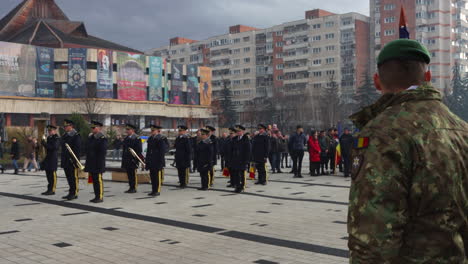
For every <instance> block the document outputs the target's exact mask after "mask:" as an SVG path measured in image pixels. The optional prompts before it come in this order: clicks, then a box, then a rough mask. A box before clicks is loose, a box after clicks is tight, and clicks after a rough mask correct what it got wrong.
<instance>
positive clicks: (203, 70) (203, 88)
mask: <svg viewBox="0 0 468 264" xmlns="http://www.w3.org/2000/svg"><path fill="white" fill-rule="evenodd" d="M198 70H199V71H200V105H207V106H209V105H211V93H212V89H211V68H208V67H198Z"/></svg>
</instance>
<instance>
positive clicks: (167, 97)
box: [164, 59, 171, 103]
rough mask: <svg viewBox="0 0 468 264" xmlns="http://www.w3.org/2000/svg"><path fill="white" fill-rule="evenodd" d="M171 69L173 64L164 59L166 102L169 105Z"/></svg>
mask: <svg viewBox="0 0 468 264" xmlns="http://www.w3.org/2000/svg"><path fill="white" fill-rule="evenodd" d="M170 68H171V64H170V63H169V62H168V61H167V60H166V59H164V74H165V76H164V102H166V103H169V85H168V81H169V80H168V78H169V69H170Z"/></svg>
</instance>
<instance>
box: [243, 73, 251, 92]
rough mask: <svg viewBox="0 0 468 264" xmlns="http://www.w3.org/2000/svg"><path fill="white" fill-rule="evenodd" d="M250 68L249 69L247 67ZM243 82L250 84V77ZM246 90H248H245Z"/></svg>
mask: <svg viewBox="0 0 468 264" xmlns="http://www.w3.org/2000/svg"><path fill="white" fill-rule="evenodd" d="M249 70H250V69H249ZM244 84H250V79H245V80H244ZM247 91H248V90H247Z"/></svg>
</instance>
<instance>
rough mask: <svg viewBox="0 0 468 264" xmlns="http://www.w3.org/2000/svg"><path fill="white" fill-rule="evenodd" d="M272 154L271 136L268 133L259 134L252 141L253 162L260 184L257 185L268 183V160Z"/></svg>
mask: <svg viewBox="0 0 468 264" xmlns="http://www.w3.org/2000/svg"><path fill="white" fill-rule="evenodd" d="M269 153H270V144H269V136H268V134H267V133H266V132H264V133H262V134H258V135H256V136H255V137H254V138H253V141H252V161H253V162H254V163H255V168H256V169H257V172H258V182H256V183H255V184H263V185H265V184H266V183H267V172H266V160H267V159H268V155H269Z"/></svg>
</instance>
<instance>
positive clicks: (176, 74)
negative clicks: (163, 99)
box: [169, 63, 185, 104]
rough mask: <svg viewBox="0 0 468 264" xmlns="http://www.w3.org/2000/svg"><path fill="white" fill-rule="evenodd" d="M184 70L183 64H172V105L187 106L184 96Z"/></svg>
mask: <svg viewBox="0 0 468 264" xmlns="http://www.w3.org/2000/svg"><path fill="white" fill-rule="evenodd" d="M183 68H184V65H182V64H176V63H173V64H172V68H171V77H172V78H171V92H170V97H171V98H170V102H169V103H170V104H185V100H184V96H183V92H182V89H183V85H184V82H183Z"/></svg>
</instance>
